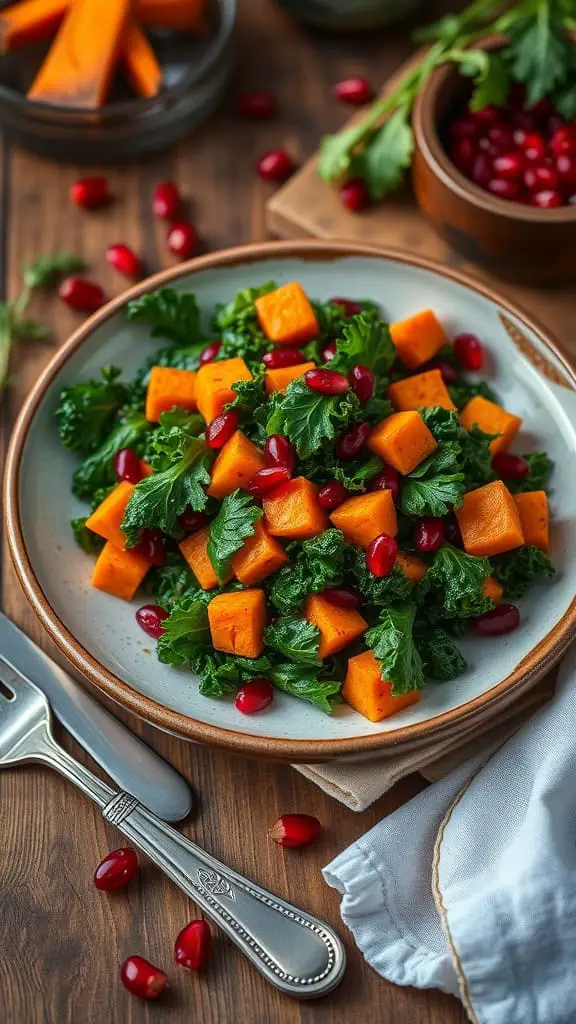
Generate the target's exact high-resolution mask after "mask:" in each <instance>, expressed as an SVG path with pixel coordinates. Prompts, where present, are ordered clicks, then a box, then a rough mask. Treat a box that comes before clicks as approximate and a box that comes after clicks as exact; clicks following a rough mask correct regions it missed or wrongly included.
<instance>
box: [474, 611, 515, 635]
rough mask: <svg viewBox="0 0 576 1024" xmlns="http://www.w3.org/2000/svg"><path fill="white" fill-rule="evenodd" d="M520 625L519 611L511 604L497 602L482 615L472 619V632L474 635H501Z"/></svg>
mask: <svg viewBox="0 0 576 1024" xmlns="http://www.w3.org/2000/svg"><path fill="white" fill-rule="evenodd" d="M519 625H520V612H519V611H518V609H517V608H516V605H513V604H499V605H498V607H497V608H493V609H492V610H491V611H489V612H485V614H484V615H477V616H475V618H473V619H472V632H473V633H475V634H476V636H502V634H503V633H512V631H513V630H515V629H517V628H518V626H519Z"/></svg>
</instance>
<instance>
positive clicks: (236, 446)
mask: <svg viewBox="0 0 576 1024" xmlns="http://www.w3.org/2000/svg"><path fill="white" fill-rule="evenodd" d="M265 465H266V460H265V459H264V456H263V455H262V452H261V451H260V449H259V448H257V447H256V445H255V444H253V443H252V441H250V440H249V439H248V438H247V437H246V435H245V434H243V433H242V431H241V430H237V431H236V433H235V434H232V437H231V438H230V440H229V441H226V444H225V445H224V446H223V448H221V449H220V452H219V453H218V456H217V458H216V461H215V463H214V465H213V466H212V476H211V480H210V486H209V488H208V494H209V495H210V497H211V498H219V499H220V500H222V498H225V497H226V495H227V494H232V491H235V490H236V489H237V488H238V487H246V485H247V484H248V483H249V482H250V480H251V479H252V477H253V476H255V475H256V473H258V472H259V471H260V470H261V469H264V467H265Z"/></svg>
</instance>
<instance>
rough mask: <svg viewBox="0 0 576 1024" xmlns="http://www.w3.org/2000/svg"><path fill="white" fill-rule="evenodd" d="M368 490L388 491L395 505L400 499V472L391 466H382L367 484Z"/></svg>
mask: <svg viewBox="0 0 576 1024" xmlns="http://www.w3.org/2000/svg"><path fill="white" fill-rule="evenodd" d="M368 490H369V491H390V492H391V494H392V501H393V502H394V504H395V505H397V504H398V501H399V500H400V474H399V473H398V471H397V470H396V469H394V467H393V466H384V469H381V470H380V472H379V473H376V476H373V477H372V478H371V480H370V481H369V484H368Z"/></svg>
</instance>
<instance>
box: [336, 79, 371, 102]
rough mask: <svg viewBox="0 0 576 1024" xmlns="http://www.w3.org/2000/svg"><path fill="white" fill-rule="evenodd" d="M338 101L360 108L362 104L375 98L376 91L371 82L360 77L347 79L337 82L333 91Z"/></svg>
mask: <svg viewBox="0 0 576 1024" xmlns="http://www.w3.org/2000/svg"><path fill="white" fill-rule="evenodd" d="M333 92H334V95H335V97H336V99H338V100H340V102H341V103H351V104H353V105H356V104H357V105H358V106H360V105H361V104H362V103H369V102H370V100H371V99H372V97H373V96H374V91H373V89H372V86H371V85H370V83H369V82H367V81H366V79H365V78H361V77H360V76H359V75H358V76H356V77H354V78H345V79H344V80H343V81H342V82H337V83H336V85H335V86H334V89H333Z"/></svg>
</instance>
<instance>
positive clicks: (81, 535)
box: [70, 516, 105, 555]
mask: <svg viewBox="0 0 576 1024" xmlns="http://www.w3.org/2000/svg"><path fill="white" fill-rule="evenodd" d="M86 519H87V516H81V517H80V518H79V519H71V520H70V526H71V527H72V533H73V534H74V540H75V541H76V543H77V544H78V546H79V547H81V548H82V550H83V551H86V553H87V554H89V555H98V554H100V552H101V550H102V548H103V547H104V544H105V541H104V539H103V538H102V537H99V536H98V534H97V533H93V532H92V530H89V529H88V527H87V526H86Z"/></svg>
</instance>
